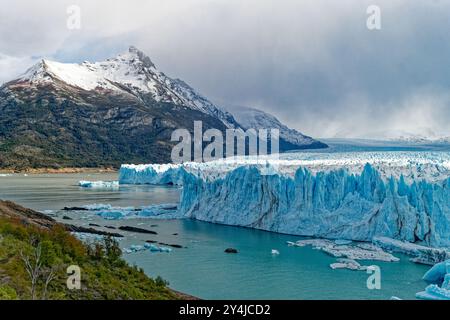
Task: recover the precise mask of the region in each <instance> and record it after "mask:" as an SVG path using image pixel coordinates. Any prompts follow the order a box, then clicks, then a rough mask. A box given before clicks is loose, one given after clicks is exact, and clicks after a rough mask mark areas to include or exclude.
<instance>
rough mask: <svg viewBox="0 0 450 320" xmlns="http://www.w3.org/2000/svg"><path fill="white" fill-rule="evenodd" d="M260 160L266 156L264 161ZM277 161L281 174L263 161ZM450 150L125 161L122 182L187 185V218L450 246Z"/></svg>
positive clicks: (182, 213) (182, 208)
mask: <svg viewBox="0 0 450 320" xmlns="http://www.w3.org/2000/svg"><path fill="white" fill-rule="evenodd" d="M257 160H260V159H257ZM274 164H275V165H276V166H277V168H276V170H275V172H276V173H275V174H272V175H266V174H263V173H262V167H264V166H268V165H269V166H271V165H274ZM449 177H450V154H449V153H448V152H382V153H377V152H366V153H357V154H355V153H347V154H337V153H336V154H331V153H328V154H327V153H323V154H320V153H317V154H314V153H299V154H286V155H281V156H280V158H279V159H277V160H273V161H270V160H268V161H267V162H266V163H265V164H262V165H261V164H259V165H258V163H257V162H255V160H254V159H251V158H247V159H238V160H237V161H236V159H234V161H232V160H227V159H225V160H219V161H215V162H213V163H211V162H210V163H186V164H181V165H173V164H167V165H140V166H134V165H123V166H122V167H121V169H120V178H119V181H120V183H121V184H122V183H125V184H126V183H137V184H139V183H150V184H168V183H169V184H176V185H180V186H182V192H181V199H180V204H179V208H178V212H177V217H179V218H193V219H197V220H202V221H207V222H213V223H219V224H226V225H235V226H243V227H250V228H256V229H261V230H267V231H273V232H279V233H286V234H293V235H301V236H310V237H317V238H326V239H347V240H356V241H372V239H373V238H375V237H388V238H391V239H395V240H402V241H407V242H410V243H417V244H421V245H426V246H432V247H449V246H450V178H449Z"/></svg>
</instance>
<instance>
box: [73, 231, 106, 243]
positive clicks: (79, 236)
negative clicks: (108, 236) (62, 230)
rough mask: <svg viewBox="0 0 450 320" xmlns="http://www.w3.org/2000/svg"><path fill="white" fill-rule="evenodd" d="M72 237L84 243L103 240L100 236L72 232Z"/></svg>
mask: <svg viewBox="0 0 450 320" xmlns="http://www.w3.org/2000/svg"><path fill="white" fill-rule="evenodd" d="M72 235H74V236H75V237H76V238H77V239H78V240H81V241H84V242H92V241H94V242H95V241H102V240H103V239H104V237H103V236H102V235H98V234H92V233H84V232H72Z"/></svg>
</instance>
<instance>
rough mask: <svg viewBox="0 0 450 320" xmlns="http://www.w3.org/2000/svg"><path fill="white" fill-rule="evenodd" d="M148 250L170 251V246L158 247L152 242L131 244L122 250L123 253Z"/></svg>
mask: <svg viewBox="0 0 450 320" xmlns="http://www.w3.org/2000/svg"><path fill="white" fill-rule="evenodd" d="M147 250H148V251H150V252H167V253H168V252H171V251H172V249H171V248H167V247H159V246H157V245H154V244H152V243H145V244H144V245H137V244H134V245H131V246H130V247H129V248H124V249H123V250H122V251H123V252H124V253H128V254H129V253H135V252H141V251H147Z"/></svg>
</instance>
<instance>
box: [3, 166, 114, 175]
mask: <svg viewBox="0 0 450 320" xmlns="http://www.w3.org/2000/svg"><path fill="white" fill-rule="evenodd" d="M118 171H119V169H116V168H113V167H99V168H75V167H66V168H25V169H8V168H4V169H0V174H14V173H27V174H44V173H51V174H62V173H116V172H118Z"/></svg>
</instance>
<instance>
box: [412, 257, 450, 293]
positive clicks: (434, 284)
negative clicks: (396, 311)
mask: <svg viewBox="0 0 450 320" xmlns="http://www.w3.org/2000/svg"><path fill="white" fill-rule="evenodd" d="M423 279H424V280H425V281H427V282H428V283H431V284H430V285H429V286H428V287H426V288H425V291H422V292H418V293H417V294H416V298H418V299H423V300H450V260H447V261H445V262H441V263H438V264H437V265H435V266H434V267H433V268H431V269H430V270H429V271H428V272H427V273H426V274H425V276H424V278H423Z"/></svg>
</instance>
